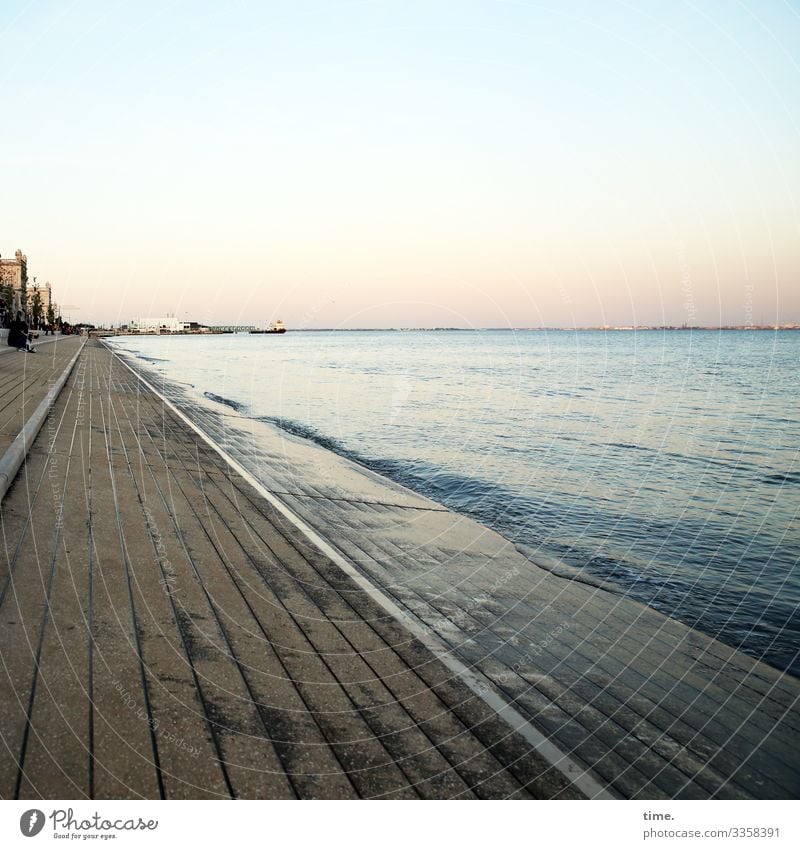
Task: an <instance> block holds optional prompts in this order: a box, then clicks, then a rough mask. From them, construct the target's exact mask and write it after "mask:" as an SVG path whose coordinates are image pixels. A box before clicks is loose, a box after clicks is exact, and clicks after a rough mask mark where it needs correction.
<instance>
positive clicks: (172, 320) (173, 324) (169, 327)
mask: <svg viewBox="0 0 800 849" xmlns="http://www.w3.org/2000/svg"><path fill="white" fill-rule="evenodd" d="M186 325H187V322H185V321H180V320H179V319H177V318H176V317H175V316H174V315H168V316H166V317H164V318H133V319H131V321H130V323H129V324H128V330H131V331H133V332H134V333H181V332H182V331H183V330H185V329H187V327H186Z"/></svg>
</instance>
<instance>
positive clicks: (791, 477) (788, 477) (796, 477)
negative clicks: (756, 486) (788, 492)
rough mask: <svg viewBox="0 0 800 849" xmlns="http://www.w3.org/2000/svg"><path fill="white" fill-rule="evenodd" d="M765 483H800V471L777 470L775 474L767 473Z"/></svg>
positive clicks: (772, 484) (776, 484)
mask: <svg viewBox="0 0 800 849" xmlns="http://www.w3.org/2000/svg"><path fill="white" fill-rule="evenodd" d="M763 481H764V483H768V484H770V485H771V486H783V484H786V483H800V472H776V473H775V474H774V475H766V476H765V477H764V478H763Z"/></svg>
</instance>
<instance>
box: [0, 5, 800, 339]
mask: <svg viewBox="0 0 800 849" xmlns="http://www.w3.org/2000/svg"><path fill="white" fill-rule="evenodd" d="M0 33H2V44H3V51H2V62H1V64H0V91H2V104H3V115H4V119H3V127H4V131H3V134H2V140H0V153H1V154H2V173H3V176H2V183H0V186H1V187H2V188H1V189H0V191H1V192H2V201H1V202H0V253H2V254H3V255H4V256H8V255H11V254H13V252H14V250H15V249H16V248H17V247H20V248H22V249H23V250H24V251H25V252H26V253H27V254H28V256H29V259H30V263H31V271H32V273H33V274H36V275H37V276H38V277H39V279H40V280H44V279H49V280H50V281H51V282H52V284H53V287H54V290H55V294H56V297H57V299H58V300H60V301H61V302H62V303H64V304H67V303H70V304H75V305H76V307H79V309H73V318H82V319H85V320H96V321H120V320H122V321H125V320H127V319H129V318H131V317H133V316H137V315H159V314H164V313H167V312H176V313H178V314H179V315H181V316H189V317H194V318H198V319H200V320H219V321H241V322H243V323H261V322H263V321H265V320H267V319H270V318H275V317H278V316H280V317H282V318H283V319H284V320H285V321H287V323H289V324H290V325H291V326H299V325H303V326H330V325H338V324H341V325H343V326H391V325H440V324H452V325H472V324H476V325H492V326H498V325H512V326H520V325H538V324H542V323H543V324H558V325H571V324H579V325H585V324H603V323H610V324H627V323H634V322H635V323H661V322H662V321H665V322H668V323H682V322H683V321H687V320H689V321H691V320H692V319H694V320H696V321H698V322H701V323H709V324H716V323H718V322H720V321H722V322H745V321H748V320H753V321H756V322H759V321H764V322H773V321H776V320H778V321H800V212H798V209H799V208H800V191H799V190H800V153H799V151H800V144H798V143H799V142H800V97H798V92H799V91H800V66H799V62H800V60H799V59H798V55H800V53H799V52H798V50H797V46H798V44H800V7H798V4H796V3H788V2H777V1H776V2H758V3H756V2H743V3H737V2H733V1H731V2H696V3H687V2H680V0H670V2H666V0H665V2H655V1H654V2H649V1H648V0H644V1H643V2H630V3H621V2H610V1H609V2H604V0H596V2H570V0H567V1H566V2H555V0H554V1H553V2H544V3H540V2H524V1H523V0H521V2H487V1H486V0H484V2H437V1H436V0H429V2H409V0H404V2H352V3H350V2H335V0H331V2H303V0H293V2H216V3H209V2H174V3H169V2H166V3H161V2H136V3H132V2H107V0H106V1H105V2H99V0H98V2H86V0H74V2H50V3H47V2H29V3H25V2H14V0H0Z"/></svg>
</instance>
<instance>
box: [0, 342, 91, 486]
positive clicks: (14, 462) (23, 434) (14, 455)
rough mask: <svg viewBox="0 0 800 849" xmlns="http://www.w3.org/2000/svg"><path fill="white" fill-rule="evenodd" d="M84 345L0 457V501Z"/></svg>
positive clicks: (84, 343)
mask: <svg viewBox="0 0 800 849" xmlns="http://www.w3.org/2000/svg"><path fill="white" fill-rule="evenodd" d="M85 345H86V340H84V341H83V344H82V345H81V346H80V348H78V350H77V351H76V352H75V356H74V357H73V358H72V359H71V360H70V361H69V363H68V364H67V367H66V368H65V369H64V371H63V372H62V373H61V376H60V377H59V378H58V380H57V381H56V382H55V383H54V384H53V385H52V386H51V387H50V389H48V390H47V394H46V395H45V396H44V398H42V400H41V402H40V403H39V406H38V407H37V408H36V409H35V410H34V411H33V414H32V415H31V417H30V418H29V419H28V421H26V422H25V425H24V426H23V428H22V430H21V431H20V432H19V433H18V434H17V435H16V437H15V439H14V441H13V442H12V443H11V445H9V446H8V448H7V449H6V453H5V454H3V456H2V457H0V501H2V500H3V499H4V498H5V496H6V493H7V492H8V490H9V488H10V486H11V484H12V483H13V481H14V478H15V477H16V476H17V472H18V471H19V470H20V468H21V466H22V464H23V463H24V462H25V458H26V457H27V456H28V449H29V448H30V446H31V445H32V444H33V440H34V439H36V437H37V435H38V433H39V431H40V430H41V429H42V425H43V424H44V420H45V419H46V418H47V414H48V413H49V412H50V408H51V407H52V406H53V404H54V403H55V401H56V398H58V396H59V394H60V393H61V390H62V389H63V388H64V384H65V383H66V382H67V378H68V377H69V376H70V374H72V369H73V368H74V367H75V363H76V362H77V361H78V357H79V356H80V355H81V352H82V351H83V349H84V346H85Z"/></svg>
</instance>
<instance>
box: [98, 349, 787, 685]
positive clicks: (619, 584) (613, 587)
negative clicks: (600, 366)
mask: <svg viewBox="0 0 800 849" xmlns="http://www.w3.org/2000/svg"><path fill="white" fill-rule="evenodd" d="M112 350H114V351H115V352H116V353H118V354H119V355H121V356H123V358H124V359H126V361H129V362H131V363H134V362H136V363H142V364H143V368H144V369H145V370H152V371H151V374H152V375H153V376H156V375H157V380H158V381H160V382H166V384H174V385H176V386H177V385H178V382H177V381H173V380H171V379H170V378H168V377H167V376H166V375H165V374H163V373H162V372H160V371H156V370H154V369H153V366H154V365H155V366H156V367H157V366H158V364H159V360H157V359H154V358H152V357H149V356H147V355H146V354H144V353H141V352H139V353H134V352H131V351H127V350H125V349H118V348H116V347H115V346H113V344H112ZM193 388H195V389H196V392H195V393H191V392H185V391H182V394H181V395H180V396H179V397H180V400H181V403H182V404H183V409H184V410H185V411H190V410H191V406H192V404H195V403H197V404H200V405H202V406H203V407H204V408H206V407H208V405H209V402H210V403H211V405H212V409H214V408H215V407H214V405H219V407H216V408H217V409H220V408H221V409H225V410H226V413H225V414H226V415H230V416H232V417H234V418H235V417H241V418H242V419H243V420H244V421H245V422H249V421H254V422H260V423H263V424H266V425H268V426H269V427H274V428H276V429H277V430H279V431H281V432H282V433H284V434H286V436H287V437H293V438H297V439H300V440H307V441H309V442H311V443H313V444H314V445H316V446H318V447H320V448H321V449H323V450H325V451H329V452H332V453H333V454H335V455H336V456H338V457H340V458H342V459H343V460H345V461H347V462H350V463H354V464H356V465H357V466H359V467H361V468H363V469H365V470H367V471H368V472H369V473H370V474H372V475H375V476H376V480H377V481H378V482H388V481H391V483H392V485H393V486H397V487H401V488H402V489H403V490H404V491H407V492H408V493H413V494H415V495H417V496H420V497H421V498H424V499H426V500H429V501H430V502H431V503H433V504H436V505H438V506H441V507H442V508H443V509H447V510H450V511H452V512H454V513H456V514H458V515H459V516H462V517H464V518H465V519H469V520H471V521H474V522H476V523H478V524H479V525H481V526H484V527H486V528H488V529H491V530H492V531H493V532H495V533H497V534H499V535H500V536H501V537H503V538H504V539H505V540H507V542H508V544H509V545H513V546H514V547H515V548H516V549H517V550H518V551H519V552H520V554H521V555H522V556H523V557H525V558H530V559H531V561H532V562H533V563H535V564H536V565H537V566H538V567H540V568H543V569H545V570H547V571H550V572H551V573H553V574H554V575H557V576H560V577H562V578H565V579H568V580H574V581H579V582H581V583H584V584H585V585H587V586H590V587H595V588H600V589H603V590H605V591H608V592H611V593H613V594H615V595H618V596H622V597H627V598H631V599H634V600H637V601H639V602H640V603H642V604H644V605H646V606H648V607H649V608H650V609H651V610H654V611H657V612H659V613H660V614H662V615H664V616H666V617H668V618H670V619H672V620H674V621H676V622H680V623H682V624H684V625H685V626H686V627H688V628H696V629H697V630H699V631H701V632H702V633H704V634H705V635H706V636H707V637H709V638H710V639H716V640H719V641H720V642H722V643H723V644H724V645H726V646H727V647H728V648H730V649H733V650H735V651H740V652H743V653H744V654H747V655H748V656H750V657H752V658H753V659H755V660H759V661H761V662H764V663H766V664H767V665H770V666H772V667H773V668H775V669H776V670H778V671H779V672H782V673H785V674H788V675H792V676H793V677H795V678H798V677H800V676H799V675H798V667H797V664H798V659H797V657H796V656H793V657H792V656H791V652H788V651H787V650H785V649H784V648H783V647H781V649H780V652H779V651H778V650H777V649H776V650H775V651H774V652H773V655H772V656H771V657H768V658H767V659H763V658H764V656H763V655H762V654H760V652H759V649H760V645H759V642H758V641H757V640H753V639H750V642H746V640H745V639H744V638H743V639H742V641H741V642H740V643H739V644H737V643H736V642H735V640H734V639H732V637H733V636H734V629H733V628H732V627H731V628H730V629H729V630H728V631H723V630H721V629H720V628H719V625H718V622H717V621H714V620H709V622H708V623H707V627H706V628H704V627H703V620H702V617H701V616H700V614H699V613H698V609H697V605H695V607H694V608H693V607H692V606H691V605H682V604H681V602H680V600H678V601H675V600H674V599H675V597H676V596H679V595H680V593H681V591H682V590H684V589H685V587H683V586H682V585H681V584H676V585H675V586H673V585H672V583H671V578H670V575H669V572H668V564H667V563H662V564H660V566H661V572H660V573H659V572H658V571H656V574H655V575H647V576H645V575H644V573H643V572H642V573H639V572H637V571H636V564H635V563H633V564H631V563H628V562H626V561H618V562H616V561H615V563H614V564H613V565H614V566H615V567H616V568H617V570H618V571H619V573H620V574H619V575H618V576H615V575H614V574H609V566H608V565H607V564H605V563H604V564H602V565H601V566H600V567H597V568H594V567H593V566H592V564H591V562H590V563H588V564H586V565H582V564H581V563H579V562H575V561H577V560H579V559H581V557H582V555H581V554H580V553H579V554H577V555H575V556H574V557H573V560H572V561H570V559H569V558H568V557H567V556H566V555H565V551H564V549H565V548H567V550H568V546H567V545H566V544H564V545H562V547H561V548H559V547H558V546H556V545H551V546H549V547H542V546H541V545H540V544H538V543H537V542H535V540H532V539H531V538H530V535H527V536H526V535H525V534H517V535H515V534H514V533H513V526H512V528H509V523H508V522H503V521H493V516H492V515H491V513H492V511H487V510H483V511H481V510H480V509H477V510H476V509H471V504H470V503H469V502H468V500H465V499H464V498H461V497H459V496H458V494H457V493H456V495H455V496H453V497H449V493H448V492H446V491H445V490H443V489H442V487H441V486H438V485H437V484H436V479H435V476H434V477H432V478H431V479H427V478H424V477H422V476H421V474H420V472H419V471H418V470H417V471H415V470H413V469H409V468H408V466H407V464H405V463H403V462H402V461H399V460H386V459H381V458H377V457H371V456H366V455H364V454H362V453H360V452H359V451H357V450H353V449H351V448H349V447H347V446H346V445H345V444H343V443H342V442H341V441H339V440H337V439H335V438H332V437H329V436H328V435H327V434H325V433H320V432H319V431H317V430H315V429H314V428H313V427H309V426H306V425H304V424H303V423H302V422H298V421H295V420H293V419H288V418H285V417H284V418H282V417H275V416H264V415H260V416H259V415H254V414H251V412H250V409H249V407H248V406H247V404H245V403H242V402H240V401H237V400H234V399H232V398H226V397H223V396H222V395H218V394H216V393H215V392H213V391H210V390H207V389H206V390H204V391H202V392H201V389H199V388H196V387H193ZM201 394H202V396H203V397H202V398H201V397H200V396H201ZM192 396H194V397H192ZM247 427H248V426H247V425H245V428H247ZM253 450H255V451H257V450H258V447H257V445H256V444H255V442H254V449H253ZM256 465H257V461H256ZM464 480H465V481H468V479H467V478H465V479H464ZM478 482H479V483H480V484H481V485H483V486H484V496H485V497H486V500H487V501H488V500H489V499H488V495H487V490H486V489H485V487H486V486H492V487H494V486H495V484H494V483H493V482H491V481H484V480H481V479H479V481H478ZM503 495H504V494H503V493H502V492H500V491H499V487H498V492H497V494H496V495H493V497H494V500H495V501H497V500H498V499H500V498H502V497H503ZM337 497H340V498H351V499H356V500H358V499H359V498H360V497H361V496H360V495H359V489H358V485H357V484H356V485H354V487H353V489H352V490H347V488H344V489H343V490H342V492H339V493H337ZM514 497H515V493H514V491H513V490H509V491H508V492H507V498H508V499H509V500H511V499H513V498H514ZM481 504H483V502H481ZM644 577H646V578H647V580H646V581H642V580H641V579H642V578H644ZM689 591H691V585H690V586H689ZM730 603H731V604H733V603H735V600H730ZM721 610H722V613H721V614H720V617H719V618H723V619H724V616H725V615H727V611H728V608H727V607H723V608H721ZM698 620H699V621H698ZM726 636H727V637H731V639H726ZM762 642H763V639H762ZM783 655H786V656H787V662H786V665H783V664H781V663H780V662H779V661H780V660H782V659H783Z"/></svg>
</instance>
